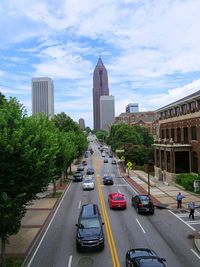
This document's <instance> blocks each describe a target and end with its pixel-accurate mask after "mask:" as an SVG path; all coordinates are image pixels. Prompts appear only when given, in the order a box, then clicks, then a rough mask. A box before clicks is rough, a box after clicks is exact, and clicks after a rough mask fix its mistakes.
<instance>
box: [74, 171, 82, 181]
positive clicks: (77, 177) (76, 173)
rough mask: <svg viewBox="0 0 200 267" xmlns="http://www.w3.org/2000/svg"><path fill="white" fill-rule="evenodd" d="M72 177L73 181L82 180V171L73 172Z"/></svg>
mask: <svg viewBox="0 0 200 267" xmlns="http://www.w3.org/2000/svg"><path fill="white" fill-rule="evenodd" d="M73 177H74V179H73V182H82V181H83V174H82V172H75V173H74V175H73Z"/></svg>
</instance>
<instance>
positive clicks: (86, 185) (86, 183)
mask: <svg viewBox="0 0 200 267" xmlns="http://www.w3.org/2000/svg"><path fill="white" fill-rule="evenodd" d="M82 188H83V190H90V189H94V180H93V178H92V177H88V176H87V177H85V178H84V179H83V183H82Z"/></svg>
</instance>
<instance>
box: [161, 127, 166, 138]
mask: <svg viewBox="0 0 200 267" xmlns="http://www.w3.org/2000/svg"><path fill="white" fill-rule="evenodd" d="M164 138H165V130H164V129H162V131H161V139H164Z"/></svg>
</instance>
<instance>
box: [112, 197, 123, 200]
mask: <svg viewBox="0 0 200 267" xmlns="http://www.w3.org/2000/svg"><path fill="white" fill-rule="evenodd" d="M113 199H114V200H124V198H123V197H113Z"/></svg>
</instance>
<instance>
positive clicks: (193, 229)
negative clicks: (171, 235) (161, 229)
mask: <svg viewBox="0 0 200 267" xmlns="http://www.w3.org/2000/svg"><path fill="white" fill-rule="evenodd" d="M168 211H169V212H170V213H171V214H173V215H174V216H175V217H176V218H178V219H179V220H180V221H182V222H183V223H184V224H185V225H187V226H188V227H190V229H192V231H196V229H195V228H194V227H192V226H191V225H189V224H188V223H187V222H185V221H184V220H183V219H181V217H179V216H178V215H176V214H175V213H173V212H172V211H171V210H168Z"/></svg>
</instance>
